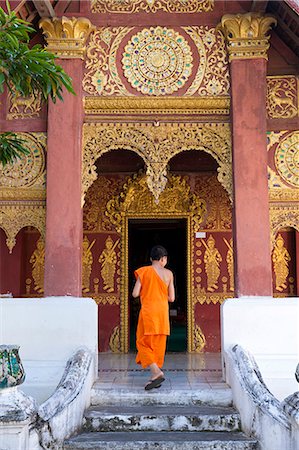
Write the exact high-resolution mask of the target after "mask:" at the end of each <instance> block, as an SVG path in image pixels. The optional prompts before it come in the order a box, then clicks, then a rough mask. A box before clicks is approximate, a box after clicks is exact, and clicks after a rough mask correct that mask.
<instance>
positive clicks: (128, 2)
mask: <svg viewBox="0 0 299 450" xmlns="http://www.w3.org/2000/svg"><path fill="white" fill-rule="evenodd" d="M213 9H214V0H188V1H186V0H92V5H91V11H92V12H93V13H127V14H132V13H138V12H146V13H156V12H158V11H165V12H168V13H197V12H202V11H213Z"/></svg>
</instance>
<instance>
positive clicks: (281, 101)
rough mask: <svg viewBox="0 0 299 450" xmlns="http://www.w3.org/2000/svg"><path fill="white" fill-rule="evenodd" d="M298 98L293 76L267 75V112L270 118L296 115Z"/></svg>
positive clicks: (286, 117) (295, 80)
mask: <svg viewBox="0 0 299 450" xmlns="http://www.w3.org/2000/svg"><path fill="white" fill-rule="evenodd" d="M298 98H299V97H298V87H297V79H296V77H295V76H292V75H290V76H284V77H277V76H275V77H267V113H268V116H269V117H270V118H271V119H278V118H282V119H291V118H293V117H296V116H297V115H298Z"/></svg>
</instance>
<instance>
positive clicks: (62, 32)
mask: <svg viewBox="0 0 299 450" xmlns="http://www.w3.org/2000/svg"><path fill="white" fill-rule="evenodd" d="M39 28H42V30H43V34H44V36H45V39H46V41H47V44H48V45H47V50H48V51H49V52H52V53H54V54H55V55H57V56H59V57H60V58H81V59H83V58H84V53H85V50H86V47H85V43H86V40H87V38H88V36H89V34H90V33H91V31H93V30H94V29H95V27H94V26H93V25H92V24H91V22H90V20H89V19H86V18H85V17H78V18H77V17H72V18H68V17H59V18H58V17H53V18H52V19H48V18H43V19H41V20H40V22H39Z"/></svg>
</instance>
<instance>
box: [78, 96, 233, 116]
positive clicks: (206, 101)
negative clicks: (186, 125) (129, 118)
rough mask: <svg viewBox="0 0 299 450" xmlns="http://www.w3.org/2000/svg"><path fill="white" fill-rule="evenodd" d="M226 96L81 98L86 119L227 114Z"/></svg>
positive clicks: (228, 102) (228, 105) (228, 101)
mask: <svg viewBox="0 0 299 450" xmlns="http://www.w3.org/2000/svg"><path fill="white" fill-rule="evenodd" d="M229 109H230V98H229V97H155V98H148V97H129V98H128V97H116V98H112V97H85V99H84V110H85V114H86V115H87V116H92V117H93V116H97V115H102V114H125V115H128V114H133V115H136V114H161V115H165V114H175V115H177V114H197V115H211V114H213V115H214V114H217V115H228V114H229Z"/></svg>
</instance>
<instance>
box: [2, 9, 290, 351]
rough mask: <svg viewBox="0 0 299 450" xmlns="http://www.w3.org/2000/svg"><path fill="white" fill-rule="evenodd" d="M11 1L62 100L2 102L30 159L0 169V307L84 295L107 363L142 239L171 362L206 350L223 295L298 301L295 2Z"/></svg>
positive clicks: (121, 338)
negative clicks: (56, 71)
mask: <svg viewBox="0 0 299 450" xmlns="http://www.w3.org/2000/svg"><path fill="white" fill-rule="evenodd" d="M14 3H19V4H18V6H17V7H16V11H17V13H18V14H19V15H20V16H21V17H23V18H25V19H28V18H29V17H31V18H32V17H33V19H32V21H33V22H32V23H33V24H34V25H36V30H37V31H36V35H35V36H34V37H33V42H43V43H44V45H45V46H47V48H48V50H50V51H51V52H53V53H55V55H56V56H57V58H58V59H57V63H58V64H59V65H61V66H62V67H63V68H64V69H65V71H66V72H67V73H68V74H69V75H70V76H71V78H72V80H73V86H74V90H75V92H76V95H72V94H69V93H65V94H64V101H63V102H60V101H58V102H57V103H56V104H53V103H51V102H50V103H49V104H48V105H44V104H43V103H42V102H41V98H40V97H39V96H38V95H32V97H30V98H22V97H18V96H16V97H13V96H11V95H10V94H8V93H7V92H6V93H4V94H3V95H2V98H1V105H2V107H1V111H0V124H1V129H2V131H7V130H9V131H15V132H17V133H18V135H19V136H20V137H21V138H23V139H24V140H25V141H26V142H27V143H28V148H29V149H30V154H29V155H27V156H26V157H24V158H23V159H21V160H19V161H17V162H16V163H15V164H14V165H13V166H6V167H4V168H3V167H0V246H1V247H0V248H1V254H0V264H1V265H0V294H2V295H11V296H13V297H30V298H35V297H37V298H38V297H41V298H42V297H50V296H66V295H70V296H73V297H91V298H93V299H94V301H95V302H96V303H97V305H98V348H99V351H100V352H106V351H112V352H121V353H126V352H128V351H130V350H131V349H134V345H135V344H134V333H135V328H136V324H137V315H138V309H139V304H138V302H136V301H133V299H132V297H131V290H132V285H133V282H134V276H133V272H134V269H135V268H137V267H139V266H141V265H146V264H148V263H149V250H150V248H151V247H152V246H153V245H155V244H161V245H164V246H165V247H166V248H167V249H168V252H169V268H170V269H171V270H172V271H173V272H174V276H175V285H176V293H177V300H176V302H175V303H174V305H173V306H171V310H170V317H171V327H172V335H171V338H170V340H169V343H168V350H170V351H188V352H219V351H220V346H221V338H220V336H221V326H220V306H221V304H222V303H223V301H224V300H225V299H228V298H236V297H237V298H241V297H243V296H269V297H271V296H273V297H283V298H286V297H296V296H299V48H298V37H297V38H295V37H294V38H292V35H293V36H296V33H298V27H299V25H298V10H297V9H298V6H297V7H296V5H294V4H293V2H291V1H280V2H275V1H268V2H254V1H240V2H238V1H231V2H228V1H222V0H219V1H214V0H189V1H188V2H185V1H183V0H174V1H170V0H159V1H158V0H130V1H127V0H124V1H120V0H105V1H104V0H93V1H81V2H80V1H77V2H55V1H54V2H49V3H50V5H51V6H49V5H48V6H47V8H46V7H45V8H46V9H44V10H35V9H34V8H33V6H32V5H33V4H35V3H38V2H14ZM40 3H43V2H40ZM31 4H32V5H31ZM45 4H46V2H45ZM30 7H32V8H33V9H32V10H30ZM297 36H298V34H297ZM296 39H297V41H296ZM296 42H297V44H296ZM41 301H42V300H41ZM61 301H63V300H61Z"/></svg>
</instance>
